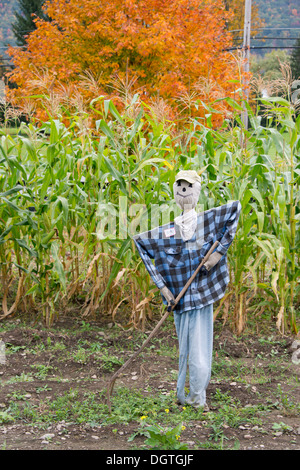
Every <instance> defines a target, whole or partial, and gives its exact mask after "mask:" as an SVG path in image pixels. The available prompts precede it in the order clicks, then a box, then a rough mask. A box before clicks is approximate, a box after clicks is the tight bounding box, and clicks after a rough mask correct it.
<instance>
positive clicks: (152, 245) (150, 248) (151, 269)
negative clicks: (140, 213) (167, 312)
mask: <svg viewBox="0 0 300 470" xmlns="http://www.w3.org/2000/svg"><path fill="white" fill-rule="evenodd" d="M134 242H135V245H136V247H137V249H138V252H139V254H140V257H141V259H142V261H143V263H144V265H145V267H146V269H147V271H148V273H149V274H150V276H151V278H152V280H153V282H154V284H155V285H156V286H157V287H158V289H162V288H163V287H164V286H165V281H164V278H163V277H162V275H161V274H160V273H159V272H158V270H157V269H156V267H155V265H154V264H153V262H152V260H153V259H154V257H155V253H156V251H157V249H158V248H157V240H155V239H153V238H151V232H146V233H144V234H142V235H141V236H138V237H134Z"/></svg>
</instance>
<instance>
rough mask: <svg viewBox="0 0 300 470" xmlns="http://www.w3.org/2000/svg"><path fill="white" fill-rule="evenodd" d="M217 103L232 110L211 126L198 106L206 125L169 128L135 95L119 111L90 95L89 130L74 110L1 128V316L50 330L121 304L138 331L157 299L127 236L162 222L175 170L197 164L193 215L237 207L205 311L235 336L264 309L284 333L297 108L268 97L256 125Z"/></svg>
mask: <svg viewBox="0 0 300 470" xmlns="http://www.w3.org/2000/svg"><path fill="white" fill-rule="evenodd" d="M225 101H226V105H227V106H231V108H232V114H231V116H230V117H229V118H228V119H227V120H226V121H225V122H224V125H223V127H222V128H221V129H217V130H216V129H214V128H213V126H212V125H211V121H210V115H211V112H213V110H212V109H211V107H210V106H208V105H207V104H206V105H205V106H206V108H207V115H206V118H205V120H204V119H192V118H191V120H190V122H189V124H188V125H187V126H186V127H182V128H181V129H178V126H176V123H174V122H170V121H168V120H164V119H158V118H157V116H155V114H154V113H153V112H152V110H151V109H150V108H149V107H148V106H146V105H145V106H144V105H143V104H142V103H140V101H139V97H138V96H134V97H133V100H132V102H131V103H130V104H129V105H128V107H127V108H126V109H125V111H124V112H123V113H120V112H119V111H118V110H117V109H116V108H115V106H114V105H113V103H112V102H111V101H108V100H104V99H102V101H101V98H99V100H98V105H99V102H101V109H102V110H101V111H98V113H99V119H98V120H96V121H95V125H94V126H91V125H88V115H86V116H85V115H83V114H82V113H76V112H74V113H72V114H70V115H69V116H68V119H67V120H66V119H65V117H64V118H63V117H59V116H58V117H57V116H56V117H49V120H48V121H47V122H44V123H42V124H39V125H37V124H35V123H34V121H32V122H31V123H30V124H22V125H21V127H20V129H19V131H18V133H17V134H16V135H14V136H11V135H9V134H7V133H6V132H5V131H3V130H2V131H1V133H2V135H1V146H0V227H1V228H0V276H1V286H0V298H1V302H2V311H1V313H0V319H1V320H3V319H5V318H8V317H11V316H12V315H15V314H16V313H21V312H22V313H23V314H27V315H35V316H40V315H42V317H43V319H44V320H45V323H46V325H48V326H50V325H51V324H52V322H53V321H54V319H55V317H56V316H57V315H59V314H60V312H64V313H67V312H68V311H72V309H73V308H74V306H76V308H77V310H76V312H77V315H78V316H80V317H82V318H86V317H90V316H101V315H108V316H110V318H112V320H113V321H116V322H117V321H118V318H119V314H120V313H122V318H123V321H124V318H125V319H126V321H125V322H126V326H128V325H134V326H136V327H140V328H144V327H145V321H146V319H147V317H150V318H151V312H152V311H154V310H159V309H160V308H162V307H161V302H160V295H159V292H158V290H157V289H156V288H155V286H154V285H153V284H152V283H151V280H150V277H149V275H148V273H147V272H146V271H145V267H144V265H143V263H142V262H141V260H140V258H139V255H138V253H137V251H136V250H135V247H134V244H133V242H132V237H131V235H132V232H134V231H135V232H136V231H138V230H139V229H141V231H143V230H144V229H145V230H147V229H149V228H150V226H149V224H150V222H151V223H152V225H153V220H155V221H157V222H158V223H157V225H159V224H160V223H161V222H162V221H163V222H164V223H165V222H166V221H167V220H166V221H164V220H162V219H163V218H164V217H167V216H169V215H170V216H171V217H172V213H171V214H170V207H173V206H172V204H171V203H172V201H173V196H172V190H171V188H172V185H173V181H174V178H175V174H176V172H177V171H178V170H179V169H196V170H197V171H198V172H199V173H201V179H202V193H201V199H200V203H199V205H200V207H201V209H202V210H207V209H209V208H210V207H213V206H217V205H221V204H224V203H226V202H228V201H229V200H237V199H238V200H239V201H240V202H241V205H242V213H241V217H240V221H239V226H238V231H237V234H236V237H235V240H234V242H233V245H232V246H231V248H230V250H229V254H228V262H229V266H230V275H231V276H230V279H231V280H230V284H229V286H228V288H227V292H226V295H225V296H224V297H223V299H222V300H221V301H220V302H219V304H217V305H215V317H217V316H218V315H219V316H220V317H221V318H222V319H223V321H224V322H227V321H228V322H230V324H231V325H232V326H233V327H234V329H235V331H236V332H237V333H241V332H242V331H243V330H244V328H245V326H246V325H247V321H251V318H255V319H258V320H259V318H260V316H263V315H264V316H265V315H266V314H267V315H269V317H270V321H275V322H276V325H277V328H278V330H279V331H280V332H282V333H283V332H285V331H286V330H290V331H293V332H297V321H299V300H300V289H299V282H298V281H299V274H300V266H299V248H300V235H299V234H300V231H299V223H300V211H299V204H298V203H299V181H300V139H299V134H300V116H298V117H296V115H295V111H294V108H293V106H292V104H291V103H290V101H289V100H285V99H284V98H272V99H271V98H270V99H268V100H264V103H263V104H264V109H265V110H267V118H266V120H265V121H264V122H265V125H263V124H262V122H263V121H262V117H261V116H260V115H259V113H255V112H253V111H252V109H251V108H250V107H249V106H248V105H247V103H246V104H245V105H246V106H247V109H248V113H249V119H250V124H251V125H250V126H249V129H246V128H245V127H244V126H243V123H242V121H241V118H240V114H241V112H242V110H243V107H242V105H241V104H240V103H238V102H235V101H233V100H231V99H230V100H229V99H227V100H225ZM99 109H100V107H99ZM150 213H151V217H150ZM150 219H151V220H150ZM297 308H298V314H297ZM297 315H298V316H297Z"/></svg>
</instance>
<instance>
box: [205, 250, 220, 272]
mask: <svg viewBox="0 0 300 470" xmlns="http://www.w3.org/2000/svg"><path fill="white" fill-rule="evenodd" d="M222 256H223V255H221V253H218V252H217V251H214V253H212V254H211V255H210V257H209V258H208V260H207V261H206V263H204V266H205V268H206V269H207V271H210V270H211V268H213V267H214V266H215V265H216V264H217V263H218V262H219V261H220V259H221V258H222Z"/></svg>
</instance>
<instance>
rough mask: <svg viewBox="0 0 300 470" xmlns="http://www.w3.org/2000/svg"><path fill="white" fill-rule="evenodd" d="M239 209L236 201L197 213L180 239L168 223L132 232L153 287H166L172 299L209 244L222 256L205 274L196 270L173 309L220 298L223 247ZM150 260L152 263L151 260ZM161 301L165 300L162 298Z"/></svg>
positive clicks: (223, 284)
mask: <svg viewBox="0 0 300 470" xmlns="http://www.w3.org/2000/svg"><path fill="white" fill-rule="evenodd" d="M240 211H241V204H240V202H239V201H233V202H229V203H228V204H224V205H222V206H220V207H215V208H213V209H209V210H207V211H204V212H202V213H200V214H198V217H197V228H196V231H195V234H194V236H193V237H192V238H191V239H190V240H188V241H184V240H183V239H182V238H181V235H180V231H179V227H178V226H177V225H176V224H175V222H171V223H169V224H166V225H162V226H160V227H156V228H154V229H153V230H150V231H148V232H143V233H142V234H139V235H136V236H135V237H134V241H135V244H136V246H137V249H138V251H139V254H140V256H141V258H142V260H143V262H144V264H145V266H146V268H147V270H148V272H149V274H150V276H151V278H152V280H153V282H154V283H155V284H156V286H157V287H158V288H159V289H162V288H163V287H164V286H167V287H168V288H169V289H170V291H171V292H172V293H173V295H174V297H175V298H176V297H177V295H178V294H179V292H180V291H181V290H182V289H183V287H184V286H185V284H186V283H187V281H188V280H189V278H190V277H191V275H192V274H193V273H194V271H195V270H196V268H197V267H198V266H199V264H200V262H201V260H202V259H203V257H204V256H205V254H206V253H207V252H208V250H209V249H210V247H211V246H212V245H213V243H214V242H215V241H216V240H218V241H219V245H218V247H217V249H216V251H217V252H219V253H221V254H222V255H223V256H222V258H221V259H220V261H219V262H218V263H217V264H216V265H215V266H214V267H213V268H211V269H210V271H209V272H208V273H207V274H203V273H202V272H200V273H199V274H198V275H197V276H196V278H195V279H194V281H193V282H192V284H191V285H190V287H189V288H188V290H187V291H186V293H185V295H184V296H183V297H182V298H181V300H180V301H179V303H178V304H177V306H176V307H175V309H174V311H175V312H176V313H182V312H185V311H187V310H192V309H194V308H201V307H204V306H205V305H209V304H211V303H213V302H216V301H217V300H219V299H221V298H222V297H223V295H224V294H225V289H226V286H227V284H228V282H229V272H228V267H227V250H228V248H229V246H230V244H231V243H232V241H233V239H234V236H235V233H236V229H237V224H238V219H239V215H240ZM152 260H154V263H153V261H152ZM163 302H164V303H165V304H166V300H165V299H164V297H163Z"/></svg>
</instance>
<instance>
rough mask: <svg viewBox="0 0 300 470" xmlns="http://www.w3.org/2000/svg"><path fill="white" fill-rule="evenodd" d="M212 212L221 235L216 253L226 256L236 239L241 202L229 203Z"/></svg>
mask: <svg viewBox="0 0 300 470" xmlns="http://www.w3.org/2000/svg"><path fill="white" fill-rule="evenodd" d="M212 211H213V212H214V220H215V225H216V231H217V233H218V234H219V236H218V239H219V246H218V248H217V249H216V251H217V252H218V253H221V254H222V255H224V254H225V253H226V252H227V250H228V248H229V247H230V245H231V243H232V242H233V239H234V237H235V233H236V229H237V225H238V221H239V216H240V212H241V203H240V202H239V201H233V202H229V203H228V204H224V205H223V206H220V207H216V208H214V209H212Z"/></svg>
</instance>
